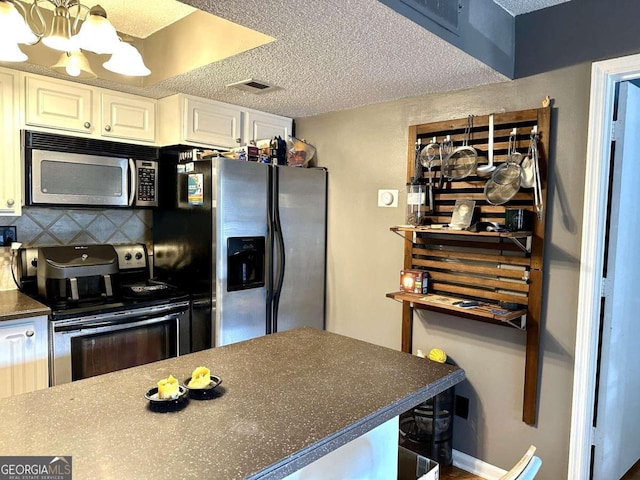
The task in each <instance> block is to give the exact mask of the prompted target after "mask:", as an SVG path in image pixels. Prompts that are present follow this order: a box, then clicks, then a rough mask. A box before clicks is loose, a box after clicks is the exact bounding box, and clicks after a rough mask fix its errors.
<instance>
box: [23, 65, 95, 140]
mask: <svg viewBox="0 0 640 480" xmlns="http://www.w3.org/2000/svg"><path fill="white" fill-rule="evenodd" d="M25 82H26V87H25V124H26V125H27V126H36V127H48V128H53V129H60V130H68V131H71V132H81V133H92V132H94V131H95V126H94V121H93V120H94V118H93V117H94V115H93V89H92V88H91V87H87V86H84V85H81V84H78V83H71V82H63V81H60V80H54V79H50V78H44V77H32V76H26V77H25Z"/></svg>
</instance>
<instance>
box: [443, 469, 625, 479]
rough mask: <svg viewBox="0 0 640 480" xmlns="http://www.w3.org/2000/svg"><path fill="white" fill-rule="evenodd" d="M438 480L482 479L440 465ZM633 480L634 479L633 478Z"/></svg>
mask: <svg viewBox="0 0 640 480" xmlns="http://www.w3.org/2000/svg"><path fill="white" fill-rule="evenodd" d="M440 480H483V479H482V477H476V476H475V475H472V474H470V473H469V472H465V471H464V470H460V469H459V468H457V467H442V468H441V469H440ZM633 480H636V479H635V478H634V479H633Z"/></svg>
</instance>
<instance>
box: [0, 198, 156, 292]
mask: <svg viewBox="0 0 640 480" xmlns="http://www.w3.org/2000/svg"><path fill="white" fill-rule="evenodd" d="M152 223H153V212H152V211H151V210H144V209H95V208H91V209H89V208H83V209H75V208H74V209H70V208H59V207H54V208H45V207H24V208H23V209H22V216H20V217H0V225H15V226H16V230H17V237H18V238H17V241H18V242H20V243H21V244H22V246H23V247H35V246H37V247H39V246H43V245H75V244H94V243H146V244H147V247H148V248H149V249H150V248H151V225H152ZM10 258H11V251H10V249H9V247H0V290H13V289H15V288H16V287H15V284H14V282H13V279H12V278H11V268H10Z"/></svg>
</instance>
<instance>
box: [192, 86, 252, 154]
mask: <svg viewBox="0 0 640 480" xmlns="http://www.w3.org/2000/svg"><path fill="white" fill-rule="evenodd" d="M184 101H185V105H184V114H185V115H186V118H185V122H184V128H185V132H184V138H185V140H187V141H190V142H197V143H204V144H206V145H211V146H218V147H226V148H232V147H235V146H237V144H238V139H239V138H240V126H241V113H240V108H239V107H236V106H234V105H226V104H222V103H218V102H212V101H201V100H196V99H194V98H185V99H184Z"/></svg>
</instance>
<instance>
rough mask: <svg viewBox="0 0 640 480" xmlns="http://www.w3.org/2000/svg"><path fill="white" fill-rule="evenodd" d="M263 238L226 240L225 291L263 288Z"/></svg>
mask: <svg viewBox="0 0 640 480" xmlns="http://www.w3.org/2000/svg"><path fill="white" fill-rule="evenodd" d="M264 284H265V237H229V238H228V239H227V291H229V292H232V291H235V290H247V289H249V288H260V287H264Z"/></svg>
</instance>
